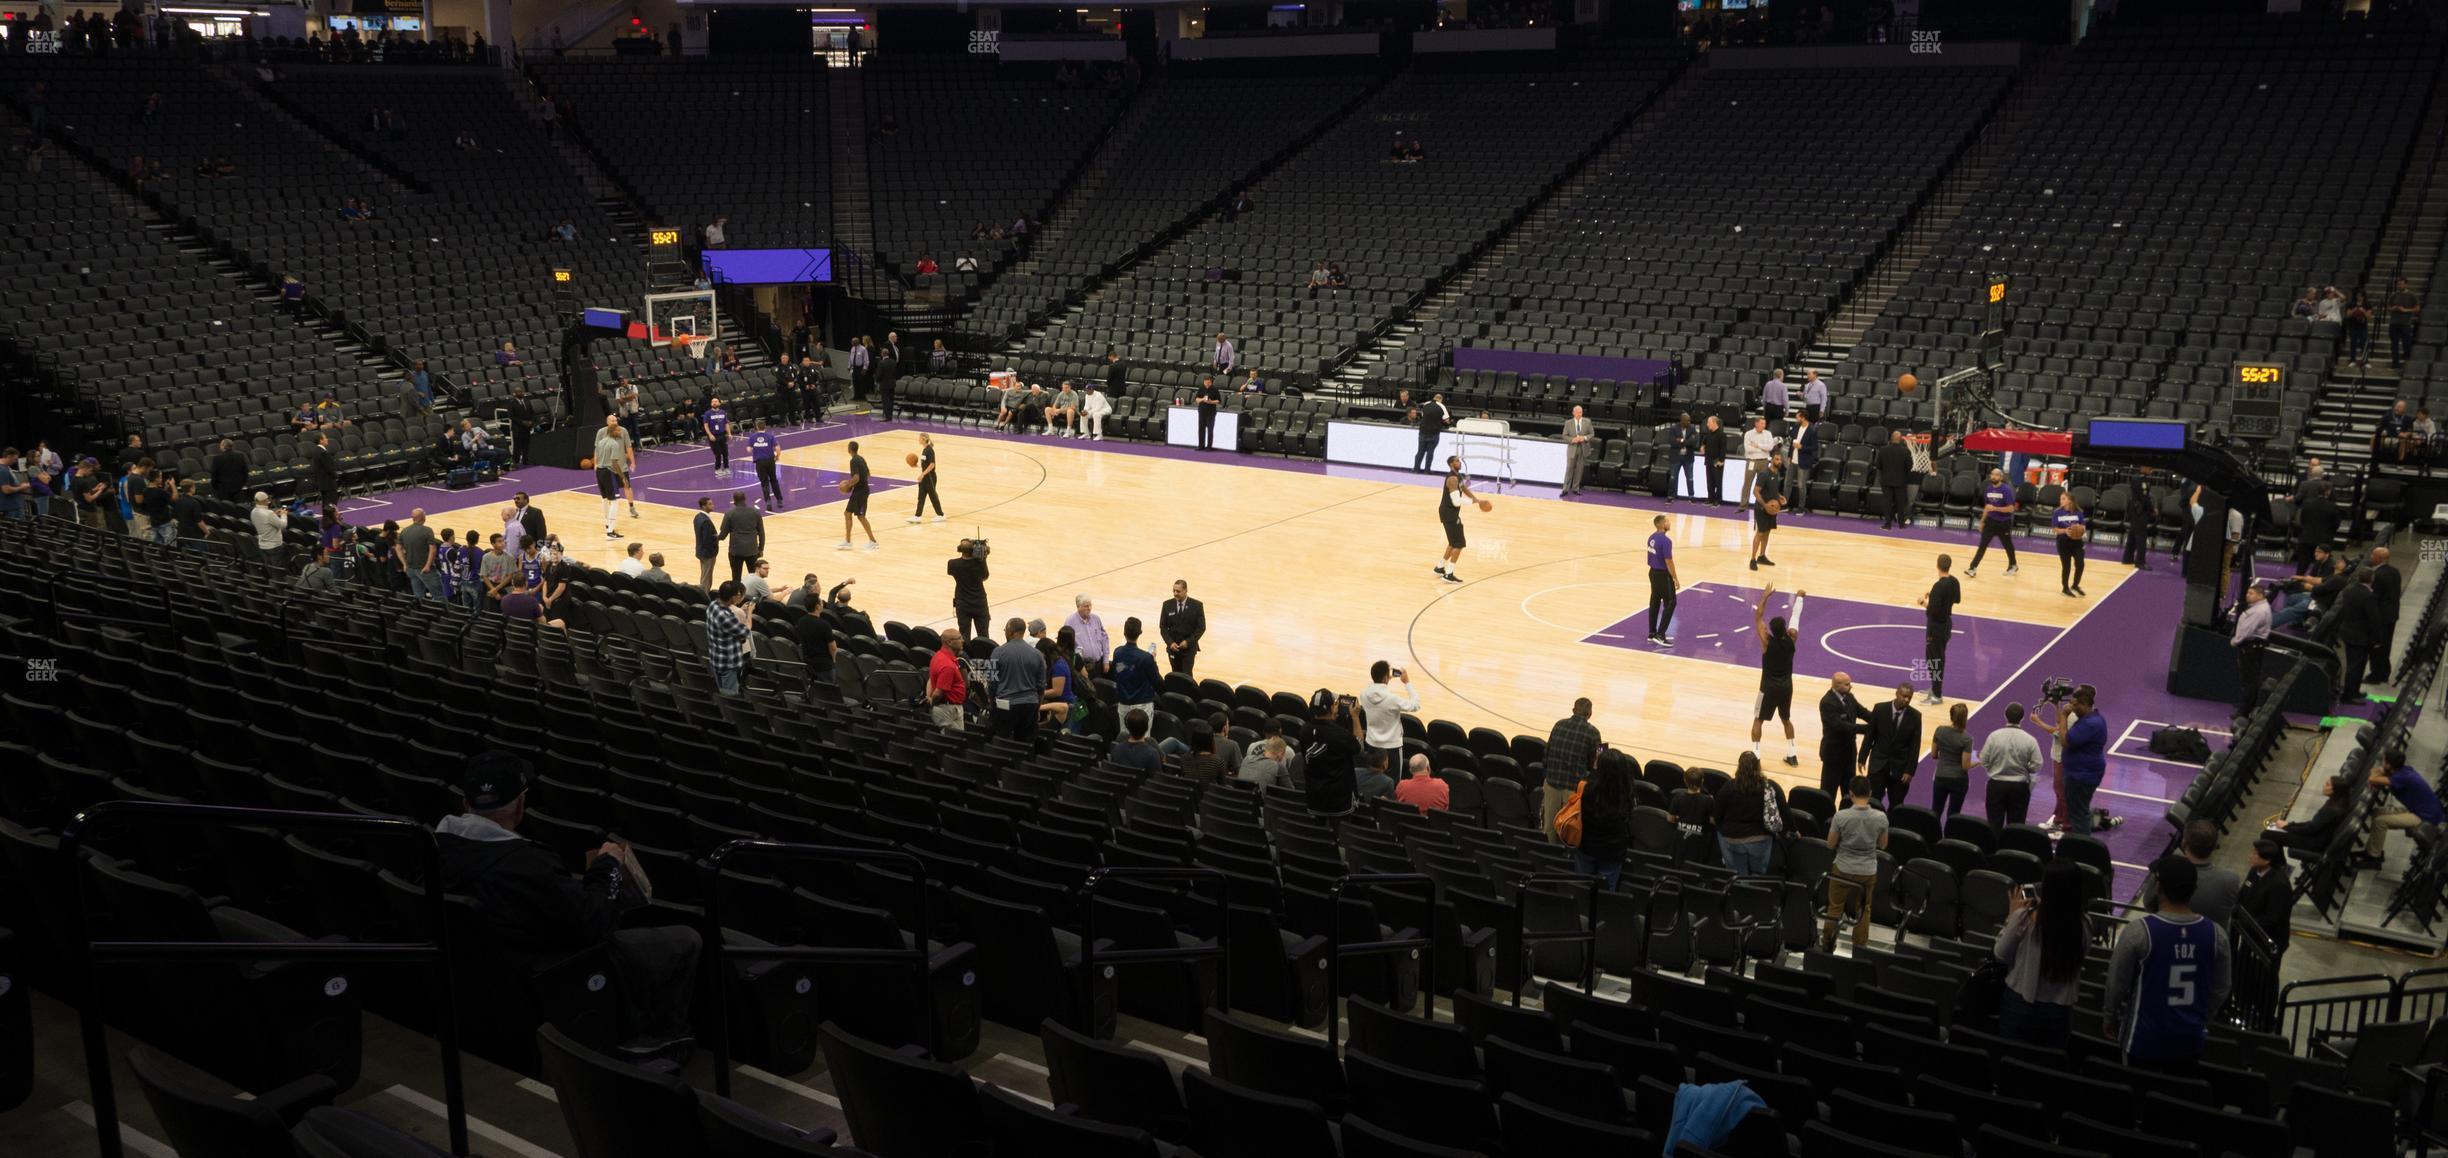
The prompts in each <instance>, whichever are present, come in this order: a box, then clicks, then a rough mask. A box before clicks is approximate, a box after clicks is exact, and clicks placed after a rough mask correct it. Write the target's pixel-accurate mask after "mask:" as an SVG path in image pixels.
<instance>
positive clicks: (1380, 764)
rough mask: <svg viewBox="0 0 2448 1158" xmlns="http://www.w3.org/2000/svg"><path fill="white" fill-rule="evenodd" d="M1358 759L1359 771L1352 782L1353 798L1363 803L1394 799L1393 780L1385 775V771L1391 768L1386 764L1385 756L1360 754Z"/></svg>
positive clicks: (1371, 753)
mask: <svg viewBox="0 0 2448 1158" xmlns="http://www.w3.org/2000/svg"><path fill="white" fill-rule="evenodd" d="M1360 758H1361V764H1360V771H1359V772H1358V774H1357V775H1355V776H1354V778H1353V781H1352V796H1353V798H1354V799H1355V800H1363V801H1365V800H1392V799H1394V778H1393V777H1392V776H1388V775H1386V769H1387V768H1389V767H1391V765H1389V764H1387V763H1386V754H1385V753H1383V752H1362V753H1361V757H1360Z"/></svg>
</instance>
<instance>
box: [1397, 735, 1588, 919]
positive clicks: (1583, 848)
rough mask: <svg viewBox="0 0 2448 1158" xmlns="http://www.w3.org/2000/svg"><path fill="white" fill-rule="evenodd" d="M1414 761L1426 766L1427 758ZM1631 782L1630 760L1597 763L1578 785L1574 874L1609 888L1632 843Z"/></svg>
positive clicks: (1440, 805)
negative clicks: (1578, 840)
mask: <svg viewBox="0 0 2448 1158" xmlns="http://www.w3.org/2000/svg"><path fill="white" fill-rule="evenodd" d="M1414 758H1415V759H1417V760H1419V761H1421V763H1422V765H1423V766H1425V763H1426V760H1427V758H1426V757H1424V756H1422V757H1414ZM1632 781H1633V771H1632V762H1631V761H1629V760H1600V761H1599V762H1598V765H1597V767H1596V768H1594V769H1592V770H1591V772H1590V777H1589V780H1588V782H1586V783H1584V784H1583V785H1582V786H1581V843H1580V845H1579V847H1577V848H1575V849H1573V871H1574V872H1577V873H1584V874H1587V875H1590V876H1595V877H1599V878H1601V879H1603V880H1605V881H1606V887H1608V888H1610V889H1612V888H1614V887H1615V886H1616V884H1617V882H1619V881H1620V880H1622V879H1623V861H1624V851H1625V849H1626V848H1628V847H1629V846H1630V844H1631V842H1632V807H1633V797H1632ZM1442 806H1443V805H1442V803H1440V804H1439V807H1442Z"/></svg>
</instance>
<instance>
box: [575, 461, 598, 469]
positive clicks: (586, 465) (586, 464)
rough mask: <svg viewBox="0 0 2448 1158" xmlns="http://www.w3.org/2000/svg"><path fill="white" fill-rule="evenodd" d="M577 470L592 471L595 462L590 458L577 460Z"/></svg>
mask: <svg viewBox="0 0 2448 1158" xmlns="http://www.w3.org/2000/svg"><path fill="white" fill-rule="evenodd" d="M578 469H580V470H593V469H595V460H594V459H591V458H582V459H579V460H578Z"/></svg>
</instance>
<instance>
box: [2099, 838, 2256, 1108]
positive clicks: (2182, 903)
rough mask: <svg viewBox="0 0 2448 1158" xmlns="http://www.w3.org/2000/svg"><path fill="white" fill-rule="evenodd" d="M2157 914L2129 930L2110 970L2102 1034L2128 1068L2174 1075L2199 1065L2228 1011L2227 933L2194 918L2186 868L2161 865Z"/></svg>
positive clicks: (2179, 863) (2190, 871)
mask: <svg viewBox="0 0 2448 1158" xmlns="http://www.w3.org/2000/svg"><path fill="white" fill-rule="evenodd" d="M2157 872H2158V877H2159V911H2158V912H2155V913H2144V914H2143V915H2141V916H2139V917H2135V918H2134V919H2133V920H2132V921H2130V922H2127V923H2126V925H2125V927H2124V928H2123V929H2122V930H2120V931H2119V932H2118V934H2117V941H2116V952H2115V954H2114V955H2113V956H2112V957H2110V958H2109V962H2108V1000H2107V1003H2106V1010H2107V1017H2106V1020H2105V1023H2104V1025H2105V1028H2106V1031H2107V1034H2108V1036H2110V1037H2111V1038H2113V1039H2114V1040H2115V1041H2116V1042H2117V1044H2118V1046H2119V1047H2121V1048H2122V1049H2123V1050H2124V1052H2125V1060H2126V1064H2128V1065H2132V1066H2136V1067H2139V1068H2142V1069H2151V1070H2158V1071H2160V1072H2163V1073H2173V1074H2177V1075H2180V1076H2181V1075H2188V1074H2190V1073H2191V1072H2192V1071H2193V1070H2194V1069H2195V1068H2196V1067H2197V1066H2198V1064H2199V1063H2200V1061H2201V1053H2202V1044H2203V1043H2204V1042H2205V1041H2206V1040H2207V1039H2208V1038H2209V1031H2210V1017H2211V1015H2212V1014H2214V1013H2216V1012H2217V1011H2218V1010H2219V1009H2220V1008H2221V1007H2222V1006H2224V1005H2226V1004H2227V990H2228V985H2229V968H2230V962H2231V959H2230V957H2229V954H2228V948H2227V933H2226V931H2225V930H2223V929H2221V928H2219V927H2218V925H2217V924H2216V923H2214V922H2212V921H2209V920H2207V919H2205V918H2203V917H2202V915H2201V914H2199V913H2196V912H2194V911H2193V908H2192V900H2193V889H2194V886H2195V884H2196V873H2195V871H2194V868H2193V864H2192V862H2190V861H2186V860H2182V859H2177V858H2170V859H2168V860H2165V861H2162V862H2160V864H2159V866H2158V870H2157Z"/></svg>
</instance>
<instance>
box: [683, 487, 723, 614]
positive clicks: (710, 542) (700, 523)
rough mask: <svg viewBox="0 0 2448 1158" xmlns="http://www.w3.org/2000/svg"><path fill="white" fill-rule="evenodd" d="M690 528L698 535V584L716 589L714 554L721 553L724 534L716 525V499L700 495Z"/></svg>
mask: <svg viewBox="0 0 2448 1158" xmlns="http://www.w3.org/2000/svg"><path fill="white" fill-rule="evenodd" d="M689 529H690V530H692V531H694V532H695V533H696V536H697V585H698V586H699V587H703V588H705V589H706V590H708V591H712V590H714V556H715V555H717V554H720V553H721V550H722V548H721V547H720V545H719V544H720V543H721V542H722V535H721V534H720V533H719V532H718V531H717V530H716V529H715V526H714V500H713V499H712V498H710V497H703V496H700V497H699V498H698V500H697V517H696V518H695V519H693V520H691V521H690V527H689Z"/></svg>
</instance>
